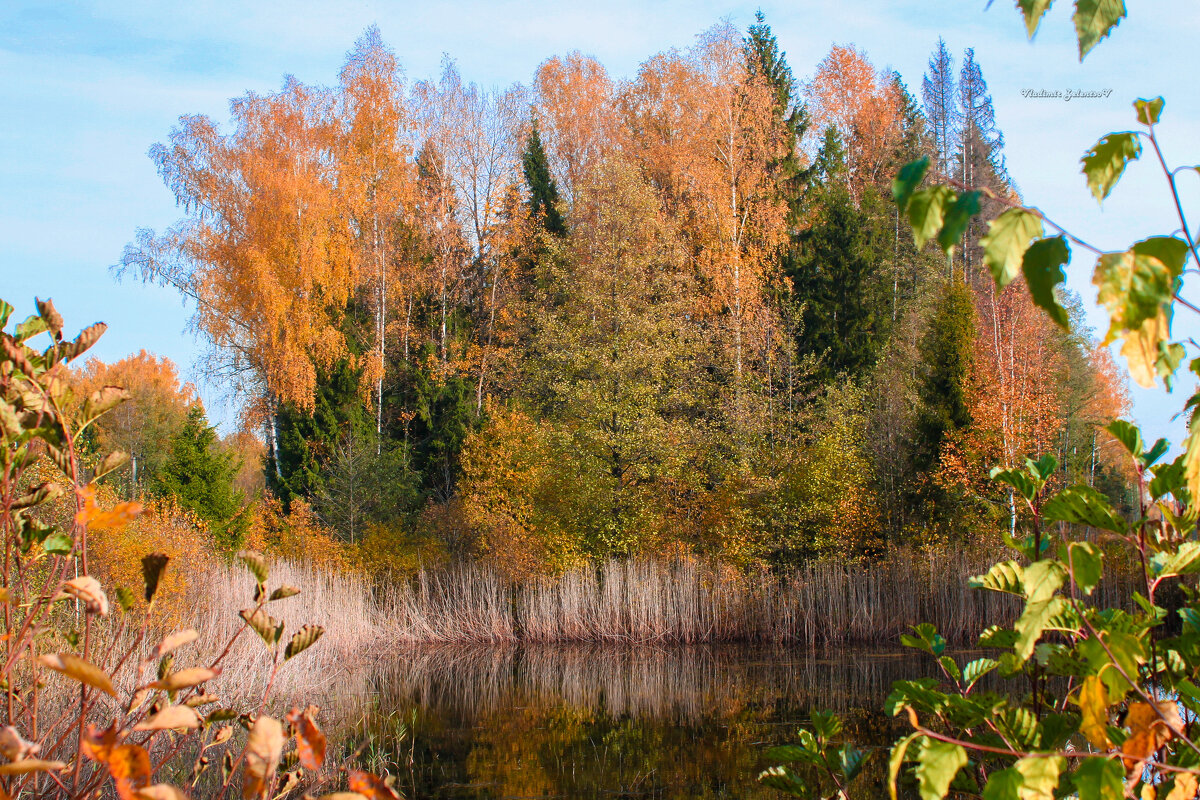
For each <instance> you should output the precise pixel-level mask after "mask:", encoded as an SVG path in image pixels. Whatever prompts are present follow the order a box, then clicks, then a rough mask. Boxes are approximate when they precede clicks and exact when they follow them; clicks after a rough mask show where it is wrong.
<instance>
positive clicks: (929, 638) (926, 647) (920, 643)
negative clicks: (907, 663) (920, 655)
mask: <svg viewBox="0 0 1200 800" xmlns="http://www.w3.org/2000/svg"><path fill="white" fill-rule="evenodd" d="M912 629H913V632H914V633H916V634H917V635H916V636H909V635H908V634H901V636H900V642H901V644H903V645H904V646H905V647H912V648H914V649H916V650H921V651H923V652H926V653H929V654H930V655H934V656H940V655H941V654H942V653H943V652H944V651H945V649H946V640H945V639H944V638H942V635H941V634H939V633H938V632H937V628H936V627H934V626H933V625H932V624H930V623H928V622H922V623H920V624H919V625H913V626H912Z"/></svg>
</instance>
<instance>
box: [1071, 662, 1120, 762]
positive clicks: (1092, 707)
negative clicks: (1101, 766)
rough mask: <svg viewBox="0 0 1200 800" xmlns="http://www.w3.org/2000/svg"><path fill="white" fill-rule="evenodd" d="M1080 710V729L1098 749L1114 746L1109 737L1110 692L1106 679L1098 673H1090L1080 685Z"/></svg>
mask: <svg viewBox="0 0 1200 800" xmlns="http://www.w3.org/2000/svg"><path fill="white" fill-rule="evenodd" d="M1079 711H1080V713H1081V714H1082V715H1083V720H1082V722H1080V724H1079V730H1080V731H1081V732H1082V733H1083V735H1084V736H1086V737H1087V740H1088V741H1089V742H1091V744H1092V747H1095V748H1096V749H1097V750H1107V749H1108V748H1109V747H1111V746H1112V742H1110V741H1109V739H1108V692H1107V690H1105V688H1104V681H1102V680H1100V677H1099V676H1097V675H1089V676H1088V677H1086V678H1084V679H1083V685H1082V686H1080V687H1079Z"/></svg>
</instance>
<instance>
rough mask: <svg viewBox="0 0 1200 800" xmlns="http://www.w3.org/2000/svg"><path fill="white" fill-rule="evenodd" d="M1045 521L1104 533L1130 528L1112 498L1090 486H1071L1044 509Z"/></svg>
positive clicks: (1123, 531)
mask: <svg viewBox="0 0 1200 800" xmlns="http://www.w3.org/2000/svg"><path fill="white" fill-rule="evenodd" d="M1042 518H1043V519H1045V520H1046V521H1047V522H1071V523H1075V524H1077V525H1090V526H1091V527H1093V528H1099V529H1100V530H1103V531H1112V532H1113V533H1125V531H1126V529H1127V528H1128V527H1129V525H1128V523H1127V522H1125V518H1124V517H1122V516H1121V515H1120V514H1118V513H1117V511H1116V509H1114V508H1113V507H1112V504H1111V503H1110V502H1109V499H1108V497H1106V496H1105V495H1104V494H1103V493H1101V492H1099V491H1097V490H1096V489H1093V488H1092V487H1090V486H1085V485H1083V484H1079V485H1076V486H1068V487H1067V488H1066V489H1063V490H1062V491H1061V492H1059V493H1058V494H1056V495H1055V496H1054V497H1051V498H1050V499H1049V500H1047V501H1046V503H1045V505H1043V506H1042Z"/></svg>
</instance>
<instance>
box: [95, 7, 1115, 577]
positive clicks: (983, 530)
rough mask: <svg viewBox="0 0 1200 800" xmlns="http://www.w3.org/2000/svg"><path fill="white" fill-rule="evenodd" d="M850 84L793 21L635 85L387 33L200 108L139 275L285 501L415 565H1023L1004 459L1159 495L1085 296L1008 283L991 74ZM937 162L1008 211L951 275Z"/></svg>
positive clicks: (178, 402) (558, 59) (932, 68)
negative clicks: (929, 214) (1044, 306)
mask: <svg viewBox="0 0 1200 800" xmlns="http://www.w3.org/2000/svg"><path fill="white" fill-rule="evenodd" d="M813 60H814V61H816V62H817V64H816V67H815V71H814V73H813V75H812V76H811V77H810V78H808V79H800V78H798V77H797V76H796V75H795V74H794V73H793V70H792V67H791V65H790V64H789V61H788V58H787V55H786V54H785V53H784V52H782V51H781V50H780V48H779V46H778V43H777V41H776V39H775V37H774V35H773V34H772V32H771V29H770V26H769V25H768V24H767V22H766V21H765V20H764V19H763V17H762V15H761V14H760V15H759V16H758V17H757V19H756V21H755V23H754V24H753V25H751V26H750V27H749V29H748V30H747V31H744V32H743V31H740V30H737V29H736V28H734V27H733V26H732V25H731V24H730V23H728V22H721V23H718V24H716V25H714V26H712V27H711V28H709V29H707V30H706V31H704V32H703V33H701V34H700V35H698V36H697V37H696V40H695V43H694V44H693V45H692V46H691V47H688V48H685V49H672V50H667V51H664V52H661V53H658V54H655V55H652V56H651V57H649V58H648V59H646V60H645V61H644V62H643V63H642V64H641V66H640V67H639V69H638V70H637V72H636V74H634V75H632V76H630V77H628V78H619V77H615V76H613V75H610V73H609V71H608V70H607V69H606V68H605V67H604V65H602V64H601V63H599V62H598V61H596V60H595V59H594V58H592V57H590V56H587V55H584V54H581V53H579V52H572V53H568V54H566V55H562V56H554V57H551V58H548V59H547V60H546V61H544V62H543V63H542V64H541V65H540V66H539V67H538V68H537V70H536V72H535V74H534V75H533V76H531V79H530V81H529V84H528V85H527V86H525V85H514V86H511V87H508V88H504V89H487V88H484V87H482V86H480V85H478V84H476V83H472V82H468V81H467V80H465V79H464V78H463V76H462V75H461V74H460V73H459V71H458V69H457V67H456V65H455V64H454V63H453V62H452V61H449V60H447V61H446V62H445V64H444V68H443V71H442V74H441V75H440V76H439V77H437V78H436V79H428V80H416V81H412V80H409V79H408V77H407V75H406V74H405V72H404V70H403V68H402V66H401V62H400V59H399V57H398V55H397V54H396V53H395V52H393V51H392V50H391V49H390V48H389V47H388V45H387V44H386V43H385V42H384V40H383V38H382V35H381V33H380V31H379V30H378V29H377V28H374V27H372V28H369V29H368V30H367V31H366V32H365V33H364V34H363V35H362V37H361V38H360V39H359V40H358V41H357V42H356V43H355V44H354V46H353V48H352V49H351V50H350V52H349V53H348V54H347V56H346V60H345V64H344V66H343V68H342V70H341V72H340V75H339V76H338V81H337V83H336V84H335V85H333V86H311V85H306V84H302V83H299V82H298V81H296V80H294V79H288V80H287V81H286V82H285V83H284V84H283V86H282V88H281V89H280V90H279V91H278V92H275V93H272V94H266V95H259V94H253V93H251V94H247V95H245V96H243V97H239V98H235V99H234V100H232V101H231V104H230V116H231V119H230V124H229V125H228V126H223V125H221V124H219V123H218V122H217V121H215V120H213V119H210V118H208V117H205V116H185V117H182V118H181V119H180V121H179V124H178V125H177V126H176V127H175V128H174V129H173V130H172V131H171V132H170V135H169V138H168V140H167V141H166V142H164V143H162V144H158V145H155V146H154V147H153V148H152V149H151V153H150V155H151V158H152V159H153V160H154V162H155V164H156V165H157V167H158V169H159V172H160V174H161V176H162V178H163V180H164V182H165V183H166V185H167V187H168V188H169V189H170V190H171V191H172V192H173V193H174V196H175V198H176V200H177V202H178V204H179V206H180V208H181V209H182V212H183V217H182V218H181V219H180V220H179V221H178V222H177V223H176V224H175V225H173V226H171V227H170V228H168V229H166V230H164V231H161V232H157V233H156V232H153V231H149V230H142V231H139V232H138V233H137V236H136V238H135V241H134V242H133V243H131V244H130V245H129V246H128V247H127V248H126V250H125V253H124V255H123V257H122V260H121V263H120V264H119V265H118V268H117V269H118V272H120V273H127V274H130V275H133V276H135V277H137V278H139V279H141V280H145V281H154V282H158V283H162V284H166V285H169V286H173V287H175V288H177V289H178V290H179V291H180V292H181V293H182V294H183V295H184V296H185V297H186V298H188V299H189V300H190V301H191V302H192V303H193V304H194V308H195V317H194V324H195V327H196V330H197V331H198V332H199V335H200V336H201V337H202V338H203V339H204V341H205V342H206V343H207V345H208V357H207V359H206V362H205V367H206V368H207V371H208V375H209V377H211V378H214V379H218V380H220V382H221V383H222V384H223V385H225V386H227V387H229V389H230V391H231V392H232V393H233V394H234V395H235V397H236V398H237V399H238V400H239V402H240V403H241V406H242V409H243V421H244V425H245V428H246V431H247V432H254V433H256V434H258V435H261V437H262V441H264V442H265V448H264V451H263V456H262V464H263V471H264V472H265V491H266V492H267V493H268V494H269V495H270V496H271V497H272V498H273V499H272V500H271V502H273V503H274V502H276V501H277V502H278V503H279V504H282V505H281V508H282V509H283V510H284V511H286V510H289V509H291V507H292V505H293V504H297V507H298V508H300V509H301V510H302V512H303V513H306V514H307V513H308V510H309V509H312V510H313V511H315V513H316V515H317V516H318V518H319V519H320V521H321V523H322V524H323V525H325V526H326V527H327V528H329V529H331V530H332V531H334V532H335V533H336V534H337V535H338V536H340V537H341V538H343V539H345V540H346V541H348V542H351V543H362V545H363V546H364V547H366V548H368V549H370V550H371V551H372V552H375V553H379V554H382V555H381V556H379V560H382V561H387V560H388V558H394V559H396V560H397V561H402V560H403V559H404V555H403V554H404V553H405V552H409V551H411V550H413V548H418V549H420V551H421V552H423V553H437V554H440V557H447V558H485V559H489V560H492V561H494V563H496V564H498V565H500V566H502V567H503V568H504V569H507V570H509V571H510V572H513V573H514V574H519V575H526V574H535V573H541V572H556V571H560V570H562V569H565V568H568V567H571V566H573V565H576V564H579V563H581V562H583V561H585V560H587V559H590V558H596V557H610V556H625V555H633V554H646V553H652V554H664V553H666V554H671V553H675V554H694V555H699V556H712V557H717V558H720V559H723V560H727V561H729V562H732V563H734V564H739V565H749V564H773V565H788V564H795V563H800V562H803V561H806V560H811V559H818V558H828V557H837V558H844V559H861V558H869V557H874V556H878V555H880V554H882V553H884V552H885V551H887V550H889V549H892V548H896V547H927V546H935V545H953V546H955V547H961V546H975V545H986V544H989V543H993V542H995V541H998V538H999V536H1000V534H1001V532H1002V531H1004V530H1006V529H1008V528H1009V527H1010V526H1011V525H1012V524H1014V522H1015V515H1016V510H1015V506H1014V505H1013V503H1012V497H1011V495H1009V494H1006V493H1005V492H1004V491H1003V490H1002V489H1001V488H998V487H997V486H996V485H994V484H992V483H991V482H990V481H989V480H988V478H987V476H988V471H989V470H990V469H991V468H992V467H996V466H1000V467H1010V466H1014V465H1019V464H1022V463H1024V459H1025V458H1026V456H1028V455H1031V454H1034V453H1038V454H1040V453H1052V454H1055V455H1056V456H1057V458H1058V463H1059V464H1060V465H1061V467H1060V475H1059V477H1058V478H1057V480H1059V481H1061V482H1062V483H1075V482H1083V483H1087V484H1088V485H1091V486H1094V487H1095V488H1097V489H1099V490H1100V491H1102V492H1104V493H1105V494H1107V495H1108V496H1109V497H1110V498H1112V499H1113V500H1114V501H1116V502H1117V503H1119V504H1120V503H1124V502H1127V501H1128V496H1129V491H1130V490H1129V475H1128V474H1126V473H1127V471H1128V468H1127V467H1126V466H1125V465H1124V462H1123V461H1122V460H1121V458H1120V457H1119V456H1118V453H1117V449H1116V443H1115V442H1114V441H1112V439H1111V437H1108V436H1107V434H1105V433H1104V431H1103V429H1102V428H1103V426H1104V425H1105V424H1107V423H1108V422H1109V421H1110V420H1112V419H1113V418H1116V417H1119V416H1121V415H1123V414H1125V413H1127V411H1128V407H1129V399H1128V394H1127V391H1126V388H1125V379H1124V376H1123V375H1122V374H1121V372H1120V370H1119V369H1118V368H1117V367H1116V365H1115V364H1114V362H1113V360H1112V358H1111V356H1110V354H1109V351H1108V350H1107V349H1105V348H1103V347H1101V346H1099V344H1098V343H1097V341H1096V340H1095V339H1094V337H1093V336H1092V332H1091V331H1090V330H1089V329H1088V328H1087V327H1086V325H1085V323H1084V320H1083V313H1082V307H1081V304H1080V301H1079V300H1078V298H1074V297H1070V296H1064V297H1062V298H1061V302H1062V303H1063V305H1064V307H1065V308H1066V310H1067V315H1066V316H1067V317H1069V319H1063V320H1060V321H1061V322H1064V323H1065V325H1061V326H1060V325H1056V324H1054V321H1052V320H1051V319H1049V318H1048V317H1047V316H1046V315H1044V314H1042V313H1041V312H1040V311H1039V310H1038V309H1036V308H1035V307H1034V305H1033V304H1032V302H1031V301H1030V299H1029V293H1028V292H1026V291H1025V288H1024V286H1022V285H1021V279H1020V278H1018V279H1017V280H1015V281H1013V282H1012V283H1010V284H1009V285H1008V286H1007V287H1006V288H1005V289H1004V290H1002V291H1000V290H997V289H996V288H995V284H994V283H993V281H992V278H991V275H990V274H989V273H988V270H987V269H986V268H985V267H984V266H983V258H982V253H983V249H982V248H983V247H984V245H985V242H983V237H984V235H985V233H986V230H987V226H986V224H985V223H986V221H987V220H988V219H992V218H995V217H996V216H998V215H999V214H1000V213H1001V212H1002V211H1003V210H1004V205H1003V203H1002V202H1000V200H999V199H987V198H989V197H991V198H1000V199H1004V198H1016V197H1017V194H1016V189H1015V186H1014V185H1013V182H1012V180H1011V178H1010V177H1009V176H1008V174H1007V170H1006V168H1005V161H1004V152H1003V145H1004V137H1003V135H1002V133H1001V131H1000V127H999V122H998V120H997V119H996V115H995V110H994V108H993V105H992V101H991V97H990V95H989V93H988V89H987V82H986V80H985V76H984V69H983V66H982V65H981V64H979V63H978V61H977V60H976V57H975V54H974V52H973V51H972V50H971V49H967V50H966V51H965V52H964V53H963V54H962V55H961V56H956V55H955V54H952V53H951V52H950V51H949V50H948V48H947V47H946V45H945V43H944V42H942V41H940V40H939V41H938V42H937V43H936V45H935V47H934V50H933V54H932V55H931V58H930V61H929V67H928V71H927V72H926V74H925V76H924V79H923V81H922V86H921V88H920V92H919V95H920V96H919V97H918V96H916V95H914V94H913V92H911V91H910V90H909V89H908V87H906V86H905V84H904V83H903V81H902V80H901V78H900V76H899V75H898V74H896V73H893V72H888V71H885V70H881V69H879V68H877V67H876V66H875V65H873V64H872V63H871V61H870V58H869V55H868V54H867V53H865V52H863V51H861V50H859V49H857V48H855V47H853V46H850V45H844V46H843V45H835V46H834V47H833V48H832V49H831V50H830V51H829V53H828V54H826V55H825V56H824V57H822V58H819V59H817V58H814V59H813ZM922 156H929V157H930V160H931V162H932V163H933V164H934V165H935V167H936V170H937V172H938V173H939V174H940V177H941V178H944V179H950V180H953V181H957V182H958V183H960V184H962V185H966V186H970V187H973V188H979V189H986V190H987V193H986V194H985V195H984V198H985V199H984V200H983V202H982V209H981V210H982V212H983V214H982V217H981V218H978V219H975V220H974V221H972V222H970V223H969V224H967V225H966V226H965V227H964V228H963V229H962V230H961V231H957V233H958V238H957V239H956V240H954V241H952V242H949V243H945V242H943V243H942V244H949V245H953V248H952V250H951V256H950V257H949V258H947V257H946V256H945V255H944V254H943V251H942V249H941V248H939V247H937V246H936V244H935V243H932V242H930V243H926V242H922V243H921V244H922V246H918V243H917V241H915V240H914V237H913V236H912V235H911V234H910V233H909V232H908V229H907V225H906V224H905V222H904V221H902V220H900V219H899V212H898V210H897V208H896V206H895V205H894V204H893V203H892V202H891V182H892V178H893V177H894V176H895V174H896V172H897V170H898V169H899V168H900V167H901V166H902V165H904V164H906V163H909V162H912V161H914V160H915V159H918V158H920V157H922ZM943 235H945V233H943ZM149 358H151V359H153V357H152V356H151V357H149ZM89 369H91V370H92V371H93V372H96V371H97V370H99V367H95V368H91V367H89ZM185 388H186V387H185ZM148 391H149V389H148ZM172 391H176V392H177V393H178V392H181V391H184V390H181V389H172ZM172 402H173V403H174V405H173V406H171V407H172V408H174V409H176V411H173V412H172V413H173V414H174V415H175V416H176V417H178V419H179V421H180V424H183V421H184V420H185V419H186V418H187V417H188V411H187V406H188V403H190V402H192V401H191V400H190V399H189V397H187V396H184V395H180V396H179V397H177V398H175V399H173V400H172ZM192 416H193V417H195V415H192ZM122 424H124V423H122ZM154 424H158V423H157V422H155V423H154ZM192 424H193V427H194V428H195V426H196V425H199V424H200V423H199V422H198V421H197V420H196V419H193V422H192ZM201 427H202V426H201ZM199 430H200V428H196V431H199ZM145 431H146V432H145V433H144V434H143V433H139V434H138V435H139V436H142V437H143V438H146V437H158V439H161V438H162V436H163V435H164V434H162V433H161V432H159V431H158V430H157V428H155V427H154V425H147V426H145ZM106 435H111V436H114V437H115V436H118V435H124V434H122V433H121V432H120V431H116V430H114V431H112V432H110V433H107V434H106ZM198 435H200V434H198V433H196V435H194V436H193V437H192V438H193V439H195V438H196V436H198ZM209 438H211V437H209ZM158 439H156V441H157V440H158ZM139 441H141V440H139ZM137 446H141V445H137ZM247 447H248V445H246V444H245V442H243V448H242V449H243V450H246V449H247ZM251 449H252V448H251ZM155 452H156V453H157V454H158V455H157V456H156V457H162V456H163V454H164V453H165V452H166V451H165V450H157V451H155ZM144 463H146V464H147V467H146V468H147V469H157V467H153V466H151V464H152V463H154V462H150V461H147V462H144ZM239 463H241V462H239ZM236 469H237V464H234V463H232V462H228V463H226V465H225V467H223V468H222V469H220V470H218V472H220V473H221V474H222V476H223V477H222V478H221V480H222V482H223V483H228V482H229V481H231V480H232V477H231V475H232V473H233V472H236ZM139 480H140V479H139V478H134V479H132V481H131V486H132V487H136V485H137V484H138V482H139ZM242 483H243V484H244V485H245V486H246V487H247V488H251V487H252V486H253V482H252V481H247V480H246V479H244V478H243V479H242ZM251 491H253V489H252V488H251ZM222 496H224V495H222ZM229 513H232V512H229ZM229 513H226V512H222V515H223V516H222V518H223V519H225V520H226V521H227V520H228V519H230V517H229ZM220 530H223V531H229V530H236V526H234V527H233V528H231V527H229V525H228V524H227V522H222V523H221V527H220ZM226 535H228V534H226Z"/></svg>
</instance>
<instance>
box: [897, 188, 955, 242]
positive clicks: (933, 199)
mask: <svg viewBox="0 0 1200 800" xmlns="http://www.w3.org/2000/svg"><path fill="white" fill-rule="evenodd" d="M954 199H955V194H954V190H952V189H951V188H949V187H948V186H930V187H928V188H926V189H922V190H921V191H919V192H914V193H913V195H912V197H910V198H909V200H908V221H909V224H910V225H912V229H913V240H914V241H915V242H916V243H917V249H918V250H920V249H921V248H922V247H924V246H925V243H926V242H928V241H929V240H930V239H932V238H933V237H934V236H936V235H937V233H938V231H940V230H941V229H942V222H943V221H944V219H945V215H946V208H947V207H948V206H949V205H951V204H952V203H953V202H954Z"/></svg>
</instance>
